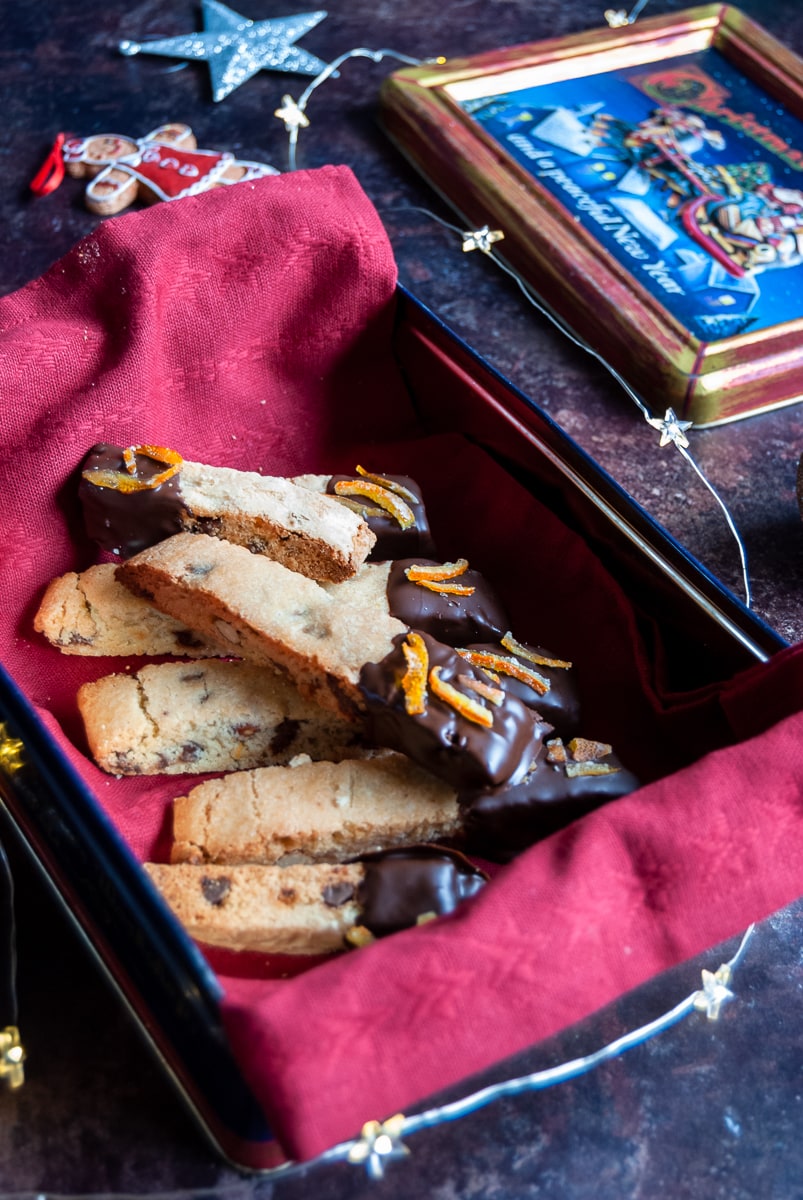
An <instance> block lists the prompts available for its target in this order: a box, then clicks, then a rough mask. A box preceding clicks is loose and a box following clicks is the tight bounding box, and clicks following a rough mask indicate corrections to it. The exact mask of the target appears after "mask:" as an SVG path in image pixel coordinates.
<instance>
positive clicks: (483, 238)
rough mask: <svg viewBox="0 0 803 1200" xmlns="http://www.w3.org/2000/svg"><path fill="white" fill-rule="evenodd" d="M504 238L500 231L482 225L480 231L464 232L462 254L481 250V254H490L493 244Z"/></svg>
mask: <svg viewBox="0 0 803 1200" xmlns="http://www.w3.org/2000/svg"><path fill="white" fill-rule="evenodd" d="M504 236H505V235H504V234H503V233H502V230H501V229H490V228H489V227H488V226H487V225H483V227H482V229H469V230H466V232H465V233H464V234H463V253H464V254H467V253H468V252H469V251H470V250H481V251H482V253H483V254H490V253H491V246H493V244H494V242H501V241H502V238H503V237H504Z"/></svg>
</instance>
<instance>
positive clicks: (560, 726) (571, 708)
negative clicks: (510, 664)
mask: <svg viewBox="0 0 803 1200" xmlns="http://www.w3.org/2000/svg"><path fill="white" fill-rule="evenodd" d="M464 649H465V650H466V652H467V653H469V654H471V653H479V654H485V653H487V654H494V655H502V656H503V657H504V658H512V659H513V660H514V661H515V662H518V663H520V664H521V665H522V666H523V667H526V668H530V669H532V670H533V671H535V672H536V673H537V674H538V675H539V676H541V678H542V679H543V680H544V681H545V683H546V684H547V685H548V686H547V690H546V691H545V692H541V691H537V690H536V689H535V688H534V687H531V686H530V684H529V683H525V682H524V680H522V679H516V678H514V677H513V676H512V675H507V674H505V673H504V672H503V671H501V670H500V671H495V672H494V674H495V675H496V677H497V678H496V680H495V682H496V685H497V687H500V688H503V689H504V690H505V691H506V692H510V694H511V695H513V696H518V698H519V699H520V700H522V701H523V702H524V703H525V704H526V705H528V707H530V708H534V709H535V711H536V712H538V713H540V714H541V716H542V717H543V718H544V720H545V721H548V722H549V724H550V725H552V726H553V727H554V729H555V732H556V733H557V734H558V735H559V736H560V737H564V738H569V737H571V736H572V735H573V734H575V733H577V730H578V729H579V727H580V698H579V696H578V694H577V682H576V679H575V674H574V671H573V669H572V667H571V666H569V667H548V666H544V665H543V664H542V663H533V662H532V661H531V660H528V659H526V658H522V657H521V656H520V655H518V654H513V653H512V652H511V651H510V650H508V649H506V648H505V647H504V646H502V645H500V644H499V643H498V642H496V643H494V642H480V643H475V644H473V645H471V646H466V647H462V646H461V647H460V650H461V652H462V651H463V650H464ZM524 649H526V650H530V651H532V652H533V653H534V654H536V655H538V656H540V657H541V658H548V659H552V660H554V661H560V658H559V656H558V655H557V654H553V653H552V652H551V651H550V650H545V649H544V648H543V647H541V646H524Z"/></svg>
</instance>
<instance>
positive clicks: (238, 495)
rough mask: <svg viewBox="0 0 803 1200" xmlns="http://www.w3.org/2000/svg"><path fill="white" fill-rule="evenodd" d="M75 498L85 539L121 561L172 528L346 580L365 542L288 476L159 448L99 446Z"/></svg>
mask: <svg viewBox="0 0 803 1200" xmlns="http://www.w3.org/2000/svg"><path fill="white" fill-rule="evenodd" d="M78 494H79V499H80V501H81V504H82V507H83V511H84V523H85V525H86V530H87V533H88V535H89V537H90V538H92V539H93V540H94V541H96V542H98V544H99V545H100V546H102V547H103V549H105V550H109V551H112V552H113V553H115V554H119V555H120V556H121V557H123V558H127V557H128V556H129V555H131V554H136V553H137V552H138V551H140V550H143V549H145V548H146V547H147V546H153V545H155V544H156V543H157V542H160V541H162V540H163V539H164V538H166V537H170V536H171V535H172V534H175V533H179V532H181V531H189V532H192V533H205V534H210V535H213V536H215V537H221V538H225V539H226V540H227V541H229V542H236V543H237V544H239V545H242V546H245V547H246V548H247V549H248V550H250V551H252V552H253V553H254V554H265V555H268V556H269V557H270V558H274V559H276V560H277V561H278V562H281V563H283V564H284V565H285V566H286V567H289V568H290V569H291V570H293V571H298V572H300V574H302V575H307V576H309V577H310V578H311V579H327V580H332V581H337V580H340V579H347V578H349V576H351V575H353V574H354V573H355V571H357V570H358V569H359V567H360V566H361V565H362V563H363V562H364V561H365V559H366V557H367V555H368V553H369V552H370V550H371V548H372V547H373V545H374V542H375V540H376V539H375V537H374V534H373V533H372V532H371V530H370V529H369V527H368V525H367V524H366V522H365V521H364V520H363V519H362V517H361V516H360V514H359V513H358V512H354V511H352V510H350V509H349V508H347V507H345V506H344V505H342V504H341V503H339V502H338V501H337V500H336V499H335V498H334V497H329V496H326V495H321V494H317V493H316V492H314V491H312V490H311V489H309V488H302V487H299V486H298V485H297V484H294V483H292V482H291V481H290V480H289V479H283V478H276V477H268V476H263V475H259V474H257V473H256V472H255V471H237V470H234V469H232V468H230V467H212V466H207V465H205V464H202V463H194V462H186V461H185V460H183V459H182V458H181V455H180V454H177V453H176V452H175V451H173V450H168V449H166V448H165V447H161V446H130V447H122V446H111V445H108V444H107V443H99V444H98V445H96V446H94V447H93V448H92V450H91V451H90V452H89V454H88V455H87V458H86V460H85V462H84V464H83V468H82V472H81V482H80V485H79V490H78Z"/></svg>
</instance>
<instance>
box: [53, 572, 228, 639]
mask: <svg viewBox="0 0 803 1200" xmlns="http://www.w3.org/2000/svg"><path fill="white" fill-rule="evenodd" d="M115 570H116V564H115V563H99V564H98V565H97V566H94V567H89V569H88V570H86V571H81V572H80V573H76V572H75V571H69V572H68V573H67V574H66V575H60V576H59V577H58V579H54V580H53V581H52V582H51V583H50V584H49V585H48V588H47V590H46V592H45V594H44V596H43V597H42V602H41V604H40V605H39V610H38V612H37V613H36V616H35V617H34V622H33V627H34V629H35V630H36V632H37V633H41V634H43V635H44V636H45V637H46V638H47V640H48V641H49V642H50V643H51V645H53V646H56V647H58V649H59V650H61V651H62V653H64V654H83V655H108V656H111V657H115V656H119V655H148V656H155V655H159V654H173V655H182V656H184V657H207V658H208V657H211V656H212V655H214V654H216V653H218V648H217V647H216V646H213V645H211V644H210V643H208V642H205V641H204V640H203V638H199V637H198V636H197V635H196V634H195V633H193V631H192V630H190V629H188V628H187V626H186V625H184V624H183V623H182V622H181V621H174V620H173V618H172V617H168V616H166V615H165V614H164V613H161V612H159V611H158V610H157V609H155V608H154V607H153V606H152V605H151V604H148V603H147V602H146V601H145V600H142V599H141V598H140V597H139V596H134V595H132V593H131V592H129V590H128V588H126V587H123V585H122V584H121V583H120V582H119V580H117V579H116V577H115Z"/></svg>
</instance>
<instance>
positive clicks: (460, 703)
mask: <svg viewBox="0 0 803 1200" xmlns="http://www.w3.org/2000/svg"><path fill="white" fill-rule="evenodd" d="M429 686H430V687H431V688H432V690H433V692H434V693H435V695H436V696H437V697H438V699H439V700H443V702H444V704H448V705H449V707H450V708H453V709H454V710H455V712H458V713H460V716H461V717H465V718H466V720H467V721H472V722H473V724H475V725H484V726H485V728H486V729H490V728H491V726H492V725H493V723H494V718H493V713H492V712H491V710H490V709H489V708H486V707H485V705H484V704H481V703H480V702H479V701H478V700H472V698H471V696H466V695H465V694H464V693H463V692H459V691H458V690H457V688H455V687H452V685H451V684H450V683H447V682H446V680H445V679H441V668H440V667H433V668H432V670H431V671H430V673H429Z"/></svg>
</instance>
